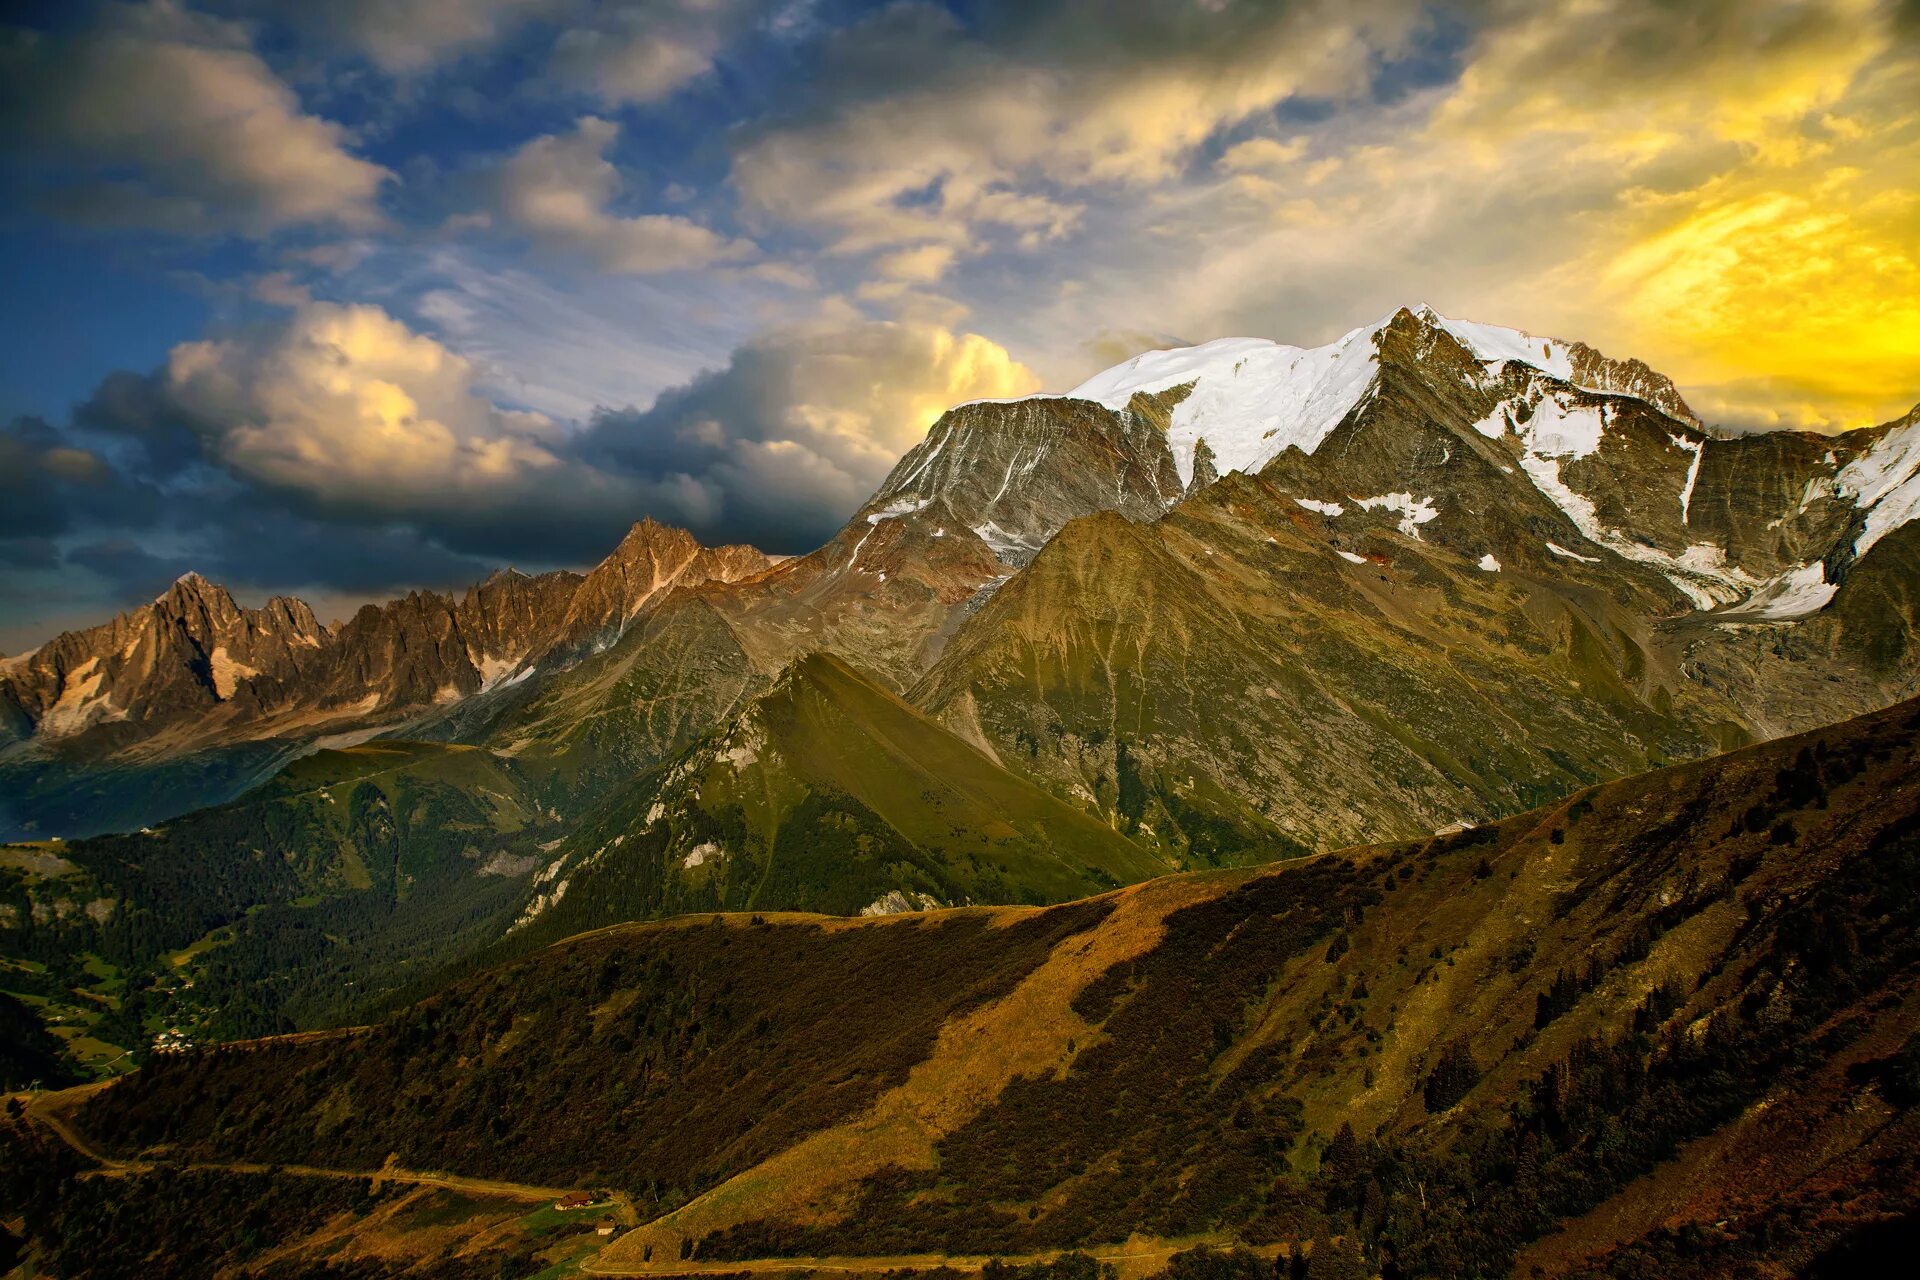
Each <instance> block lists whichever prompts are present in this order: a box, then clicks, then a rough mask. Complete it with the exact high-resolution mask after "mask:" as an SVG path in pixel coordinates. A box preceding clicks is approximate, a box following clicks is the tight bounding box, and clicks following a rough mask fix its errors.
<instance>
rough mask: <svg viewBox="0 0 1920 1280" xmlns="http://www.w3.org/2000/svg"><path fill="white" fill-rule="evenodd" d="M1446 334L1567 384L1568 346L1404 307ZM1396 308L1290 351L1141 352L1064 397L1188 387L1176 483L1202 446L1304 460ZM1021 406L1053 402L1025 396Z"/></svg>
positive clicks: (1238, 342)
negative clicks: (1294, 452) (1294, 451)
mask: <svg viewBox="0 0 1920 1280" xmlns="http://www.w3.org/2000/svg"><path fill="white" fill-rule="evenodd" d="M1408 310H1410V311H1411V312H1412V313H1413V314H1414V315H1415V316H1417V317H1419V319H1420V320H1422V321H1423V322H1425V323H1427V324H1430V325H1432V326H1434V327H1436V328H1438V329H1441V330H1443V331H1445V332H1446V333H1448V334H1451V335H1452V336H1453V337H1454V339H1455V340H1457V341H1458V342H1459V343H1460V344H1461V345H1462V346H1463V347H1465V348H1466V349H1467V350H1468V351H1470V352H1472V353H1473V354H1474V355H1475V356H1476V357H1477V358H1479V359H1480V360H1481V361H1483V362H1485V363H1488V364H1498V363H1501V362H1505V361H1509V360H1513V361H1519V362H1521V363H1524V364H1528V365H1531V366H1532V367H1534V368H1536V369H1539V370H1540V371H1541V372H1543V373H1546V374H1549V375H1550V376H1552V377H1555V378H1560V379H1563V380H1568V381H1571V380H1572V378H1573V373H1574V361H1573V356H1572V349H1571V348H1570V347H1569V345H1568V344H1567V343H1564V342H1561V341H1559V340H1558V339H1554V338H1539V337H1535V336H1534V335H1532V334H1530V333H1524V332H1522V331H1520V330H1518V329H1506V328H1502V327H1500V326H1498V325H1489V324H1478V323H1475V322H1473V321H1471V320H1453V319H1449V318H1448V317H1446V316H1443V315H1441V314H1440V313H1439V312H1437V311H1435V310H1434V309H1433V308H1432V307H1429V306H1426V305H1425V304H1422V305H1420V306H1417V307H1412V308H1408ZM1398 314H1399V311H1398V310H1396V311H1394V312H1393V313H1392V314H1391V315H1388V316H1385V317H1383V318H1382V319H1380V320H1378V321H1376V322H1375V323H1373V324H1369V325H1362V326H1361V327H1360V328H1358V329H1354V330H1352V331H1351V332H1349V333H1347V334H1345V335H1344V336H1342V337H1341V338H1339V339H1338V340H1336V341H1334V342H1330V343H1328V344H1327V345H1326V346H1323V347H1293V346H1288V345H1286V344H1285V343H1280V342H1273V341H1269V340H1268V339H1266V338H1220V339H1217V340H1215V341H1213V342H1204V343H1201V344H1200V345H1198V346H1193V347H1175V348H1172V349H1170V350H1164V351H1148V352H1145V353H1144V354H1142V355H1137V356H1135V357H1133V359H1131V360H1128V361H1125V362H1124V363H1122V364H1118V365H1115V366H1114V367H1113V368H1111V369H1108V370H1107V371H1106V372H1104V373H1100V374H1096V375H1095V376H1094V377H1092V378H1089V379H1087V381H1085V382H1083V383H1081V384H1080V385H1079V386H1077V387H1075V388H1074V389H1073V390H1072V391H1069V392H1067V394H1066V398H1069V399H1076V400H1092V401H1095V402H1097V403H1099V404H1101V405H1104V406H1106V407H1107V408H1109V409H1112V410H1114V411H1115V412H1118V411H1119V410H1121V409H1124V408H1126V407H1127V404H1128V403H1129V402H1130V401H1131V400H1132V399H1133V397H1134V396H1135V395H1137V394H1139V393H1141V392H1146V393H1148V394H1154V393H1157V392H1162V391H1167V390H1171V389H1172V388H1174V387H1179V386H1186V385H1188V384H1191V385H1192V390H1191V391H1190V392H1188V394H1187V397H1186V398H1185V399H1184V400H1183V401H1181V403H1180V404H1179V405H1178V406H1176V407H1175V409H1174V411H1173V415H1172V421H1171V423H1170V425H1169V427H1168V430H1167V444H1168V446H1169V447H1170V448H1171V449H1172V451H1173V459H1174V466H1175V467H1176V468H1177V469H1178V471H1179V474H1180V480H1181V482H1182V483H1187V482H1190V481H1191V480H1192V478H1193V459H1194V453H1195V450H1196V447H1197V446H1198V444H1199V442H1200V441H1201V440H1205V441H1206V442H1207V447H1208V448H1209V449H1211V450H1212V451H1213V459H1214V465H1215V466H1216V467H1217V468H1218V469H1219V470H1220V471H1221V472H1228V471H1245V472H1253V471H1258V470H1259V469H1260V468H1261V467H1263V466H1265V465H1266V464H1267V463H1268V462H1270V461H1272V460H1273V459H1274V458H1275V457H1277V456H1279V455H1280V454H1281V453H1283V452H1285V451H1286V450H1287V449H1288V448H1289V447H1297V448H1299V449H1300V450H1302V451H1303V452H1305V453H1312V452H1313V451H1314V450H1315V449H1317V448H1319V446H1320V442H1321V441H1323V440H1325V439H1326V438H1327V436H1328V435H1330V434H1331V433H1332V431H1333V429H1334V428H1335V427H1337V426H1339V425H1340V423H1341V421H1342V420H1343V419H1344V418H1345V417H1346V416H1347V414H1348V413H1350V412H1352V410H1353V408H1354V406H1355V405H1357V404H1359V403H1360V401H1361V399H1362V398H1363V397H1365V395H1366V393H1367V389H1368V388H1369V387H1370V386H1371V385H1372V384H1373V377H1374V373H1375V371H1376V367H1377V359H1376V348H1375V345H1374V339H1375V337H1376V336H1377V335H1378V334H1379V333H1380V331H1381V330H1383V329H1385V328H1386V327H1387V326H1388V325H1389V324H1391V323H1392V321H1393V317H1394V316H1395V315H1398ZM1027 398H1029V399H1039V398H1053V397H1027Z"/></svg>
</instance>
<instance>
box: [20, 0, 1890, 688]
mask: <svg viewBox="0 0 1920 1280" xmlns="http://www.w3.org/2000/svg"><path fill="white" fill-rule="evenodd" d="M4 12H5V13H6V14H7V15H8V17H7V21H8V22H10V23H11V24H12V25H9V26H5V27H0V190H4V191H5V192H6V193H7V194H6V196H5V197H4V200H3V201H0V271H3V273H4V274H3V275H0V278H4V279H5V281H6V282H7V286H6V289H5V293H4V296H3V297H0V423H4V424H5V425H4V426H0V651H8V652H12V651H17V650H18V649H20V648H23V647H27V646H30V645H33V644H36V643H38V642H40V641H41V640H43V639H45V638H46V636H47V635H48V634H50V633H51V632H53V631H55V630H57V629H59V628H61V627H63V626H69V625H76V624H79V623H84V622H91V621H97V620H100V619H101V618H102V617H104V616H105V615H106V614H107V613H110V612H112V611H113V610H115V609H117V608H119V607H121V606H123V605H125V604H127V603H130V602H136V601H139V600H142V599H145V598H147V597H150V596H151V595H153V594H154V593H155V592H156V591H157V590H159V589H160V588H161V587H163V586H164V585H165V584H166V583H167V582H168V581H170V580H171V579H172V578H173V577H174V576H176V575H177V574H179V573H181V572H183V571H185V570H186V569H188V568H193V569H198V570H199V571H201V572H203V573H206V574H207V575H208V576H211V577H214V578H216V579H218V580H221V581H225V582H227V583H229V584H231V585H233V586H234V587H235V588H236V589H237V590H238V591H239V592H240V593H241V595H242V596H243V598H245V599H258V598H260V597H263V596H265V595H266V594H269V593H276V592H286V593H298V594H303V595H305V596H307V597H308V598H310V599H313V600H314V601H316V603H317V604H318V605H319V607H320V608H321V609H322V611H323V613H325V612H327V611H328V610H329V609H340V608H345V607H347V606H348V605H350V604H351V603H353V602H357V601H359V600H363V599H366V598H369V597H378V596H382V595H385V594H388V593H392V592H396V591H400V590H404V589H406V588H409V587H413V586H453V585H457V584H460V583H464V582H466V581H468V580H471V579H473V578H476V577H479V576H482V575H484V574H485V573H486V572H487V571H488V570H489V569H490V568H492V567H494V566H496V565H498V564H500V563H515V564H518V565H520V566H521V567H523V568H540V567H546V566H551V565H584V564H588V563H591V562H592V561H593V560H595V559H597V558H598V557H599V556H600V555H601V554H603V553H604V552H605V551H606V550H607V549H608V548H609V547H610V546H611V545H612V543H613V542H614V541H616V540H617V538H618V536H619V534H620V533H621V531H622V530H624V529H625V527H626V526H627V525H628V524H630V523H631V522H633V521H634V520H636V519H638V518H639V517H640V516H642V515H649V514H650V515H653V516H655V517H657V518H659V519H661V520H665V521H669V522H673V523H677V524H681V525H684V526H686V527H688V528H690V529H692V530H693V531H694V532H695V533H696V534H698V535H699V536H701V537H702V538H704V539H707V540H709V541H715V540H746V541H752V542H755V543H758V544H759V545H761V546H763V547H765V548H766V549H768V550H772V551H778V552H793V551H801V550H805V549H807V548H809V547H811V546H813V545H815V544H817V543H818V542H819V541H821V540H822V539H823V538H824V537H825V536H826V535H827V534H828V533H829V532H830V531H831V530H832V529H833V528H834V527H836V526H837V525H838V523H839V522H840V521H841V520H843V519H844V518H845V517H846V515H847V514H848V513H849V512H850V511H851V510H852V509H853V508H854V507H855V506H857V505H858V503H859V502H860V501H861V500H862V499H863V498H864V497H865V495H866V494H867V493H868V492H869V491H870V490H871V489H872V488H873V486H874V485H875V483H876V482H877V481H878V479H879V478H880V477H881V476H882V475H883V474H884V473H885V471H886V470H887V468H888V467H889V465H890V464H891V463H892V461H893V460H894V459H895V458H896V457H897V456H898V455H899V454H900V453H901V452H902V451H903V450H904V449H906V448H907V447H908V446H910V445H911V444H912V443H913V442H914V441H915V440H917V439H918V438H919V437H920V435H921V434H922V433H923V432H924V431H925V429H926V427H927V426H928V425H929V424H930V423H931V421H932V420H933V418H934V417H935V416H936V415H937V414H938V413H939V411H940V410H941V409H942V408H944V407H945V406H947V405H948V404H951V403H953V402H955V401H959V400H963V399H968V398H972V397H976V396H987V395H1011V394H1019V393H1022V392H1025V391H1028V390H1034V389H1039V388H1055V389H1064V388H1065V387H1068V386H1071V385H1072V384H1073V383H1075V382H1077V381H1079V380H1081V379H1082V378H1084V377H1085V376H1087V375H1088V374H1090V373H1092V372H1094V371H1095V370H1097V369H1099V368H1101V367H1104V366H1105V365H1107V364H1110V363H1113V362H1114V361H1116V360H1119V359H1121V358H1124V357H1125V356H1128V355H1131V354H1133V353H1135V352H1137V351H1138V350H1141V349H1143V348H1145V347H1148V346H1153V345H1165V344H1168V343H1170V342H1176V341H1204V340H1207V339H1210V338H1215V337H1221V336H1225V335H1230V334H1255V335H1260V336H1265V337H1272V338H1278V339H1281V340H1284V341H1290V342H1296V343H1310V342H1311V343H1318V342H1324V341H1327V340H1330V339H1332V338H1334V337H1337V336H1338V335H1339V334H1341V333H1343V332H1345V331H1346V330H1348V329H1350V328H1352V327H1354V326H1356V325H1359V324H1363V323H1367V322H1370V321H1372V320H1375V319H1377V318H1379V317H1380V316H1382V315H1385V314H1387V313H1388V312H1390V311H1391V310H1392V309H1393V308H1394V307H1396V306H1398V305H1400V304H1403V303H1413V302H1421V301H1424V302H1428V303H1431V304H1432V305H1434V306H1436V307H1438V308H1439V309H1441V310H1442V311H1445V312H1447V313H1449V314H1453V315H1457V316H1464V317H1468V318H1473V319H1479V320H1488V321H1494V322H1499V323H1505V324H1510V325H1515V326H1518V327H1522V328H1526V329H1529V330H1532V331H1534V332H1539V333H1548V334H1554V335H1556V336H1562V337H1566V338H1580V339H1584V340H1586V341H1588V342H1591V343H1593V344H1594V345H1595V346H1598V347H1599V348H1601V349H1602V350H1604V351H1607V352H1609V353H1610V354H1619V355H1635V356H1639V357H1641V358H1643V359H1645V360H1647V361H1648V362H1649V363H1651V364H1653V365H1654V366H1656V367H1657V368H1660V369H1662V370H1664V371H1666V372H1668V373H1670V374H1672V375H1673V376H1674V377H1675V378H1676V379H1678V380H1679V381H1680V383H1681V384H1682V386H1683V388H1684V390H1685V391H1686V393H1687V394H1688V396H1689V398H1690V399H1691V400H1692V402H1693V403H1694V405H1695V406H1696V408H1698V409H1699V410H1701V411H1702V413H1703V414H1704V415H1705V416H1706V417H1707V418H1708V419H1709V420H1712V421H1717V422H1721V423H1725V424H1728V425H1732V426H1738V427H1742V428H1747V429H1753V428H1760V427H1778V426H1795V427H1810V428H1814V429H1819V430H1835V429H1840V428H1844V427H1852V426H1861V425H1868V424H1872V423H1876V422H1880V421H1884V420H1886V419H1887V418H1890V417H1892V416H1894V415H1895V414H1897V413H1900V412H1903V411H1904V410H1905V409H1907V408H1908V407H1910V406H1911V405H1912V403H1913V402H1914V401H1915V400H1916V399H1920V0H1804V2H1797V0H1692V2H1690V3H1675V2H1674V0H1558V2H1555V3H1546V2H1543V0H1462V2H1461V3H1449V2H1447V0H1325V2H1319V0H1054V2H1052V3H1045V2H1043V0H951V2H949V3H936V2H934V0H895V2H893V3H856V2H854V0H845V2H841V0H631V2H629V3H602V4H589V3H586V2H585V0H330V3H327V4H312V3H305V2H304V0H145V2H142V3H124V4H122V3H101V4H93V3H86V2H85V0H60V2H58V3H49V4H46V5H44V6H41V7H39V8H35V7H33V6H30V5H29V6H22V5H20V4H18V3H15V4H12V5H9V6H6V8H5V10H4Z"/></svg>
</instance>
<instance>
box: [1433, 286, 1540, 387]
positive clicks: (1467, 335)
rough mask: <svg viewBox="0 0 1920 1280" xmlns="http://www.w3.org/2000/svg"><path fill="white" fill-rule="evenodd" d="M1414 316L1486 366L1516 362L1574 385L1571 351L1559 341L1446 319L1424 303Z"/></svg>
mask: <svg viewBox="0 0 1920 1280" xmlns="http://www.w3.org/2000/svg"><path fill="white" fill-rule="evenodd" d="M1413 314H1414V315H1416V316H1418V317H1420V319H1422V320H1424V321H1426V322H1427V323H1428V324H1430V325H1432V326H1434V327H1435V328H1437V329H1442V330H1444V331H1446V332H1447V333H1448V334H1451V335H1452V336H1453V339H1454V341H1456V342H1458V343H1459V344H1460V345H1461V346H1463V347H1465V348H1466V349H1467V350H1468V351H1471V352H1472V353H1473V354H1474V355H1475V356H1476V357H1478V358H1479V359H1480V360H1481V361H1483V362H1485V363H1488V364H1494V363H1498V362H1501V361H1505V360H1517V361H1519V362H1520V363H1521V364H1525V365H1531V366H1533V367H1534V368H1536V369H1538V370H1540V372H1542V373H1544V374H1547V375H1549V376H1551V377H1555V378H1558V379H1560V380H1561V381H1562V382H1572V381H1573V348H1572V347H1570V346H1569V345H1568V344H1567V343H1564V342H1562V341H1560V340H1559V339H1558V338H1542V337H1539V336H1537V335H1535V334H1531V333H1527V332H1524V331H1523V330H1520V329H1506V328H1502V327H1501V326H1500V325H1497V324H1478V323H1476V322H1474V321H1472V320H1453V319H1449V318H1448V317H1446V316H1443V315H1441V314H1440V313H1439V312H1438V311H1435V310H1434V309H1433V308H1432V307H1430V306H1428V305H1426V304H1425V303H1424V302H1423V303H1421V304H1420V305H1419V306H1417V307H1415V308H1413Z"/></svg>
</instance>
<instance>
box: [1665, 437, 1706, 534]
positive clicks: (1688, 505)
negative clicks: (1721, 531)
mask: <svg viewBox="0 0 1920 1280" xmlns="http://www.w3.org/2000/svg"><path fill="white" fill-rule="evenodd" d="M1667 439H1669V440H1671V441H1673V444H1674V447H1675V448H1677V449H1685V450H1686V451H1687V452H1688V453H1691V454H1692V455H1693V461H1692V462H1689V463H1688V464H1687V482H1686V485H1685V486H1684V487H1683V488H1682V489H1681V490H1680V523H1681V524H1686V523H1687V522H1688V521H1689V520H1691V519H1692V516H1691V515H1690V514H1689V513H1690V512H1691V511H1692V509H1693V486H1694V483H1695V482H1696V481H1697V480H1699V479H1700V459H1702V458H1704V457H1706V456H1707V442H1706V441H1705V440H1689V439H1687V438H1686V437H1685V436H1668V437H1667Z"/></svg>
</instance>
